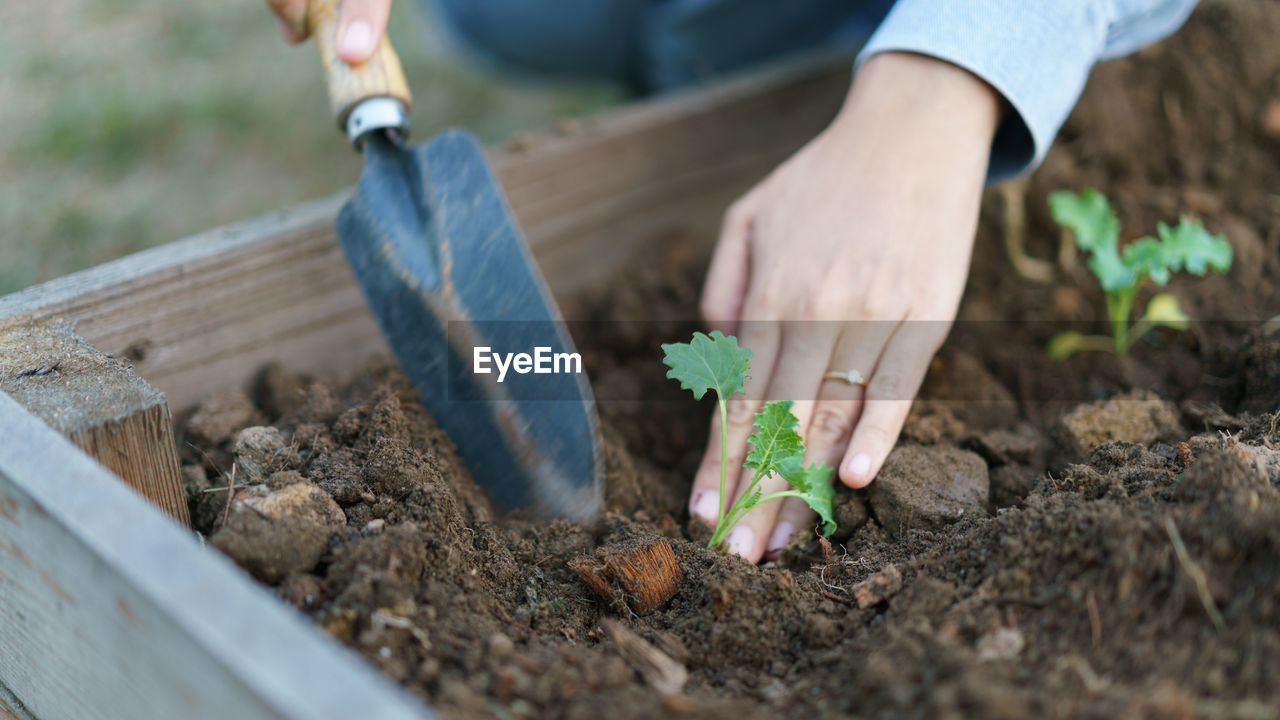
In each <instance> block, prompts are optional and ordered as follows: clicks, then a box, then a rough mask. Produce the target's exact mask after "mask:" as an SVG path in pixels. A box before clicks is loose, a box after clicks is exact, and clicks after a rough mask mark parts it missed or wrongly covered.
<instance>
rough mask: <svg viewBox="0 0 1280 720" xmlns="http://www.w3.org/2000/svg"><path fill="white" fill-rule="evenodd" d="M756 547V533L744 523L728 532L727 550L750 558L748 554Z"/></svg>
mask: <svg viewBox="0 0 1280 720" xmlns="http://www.w3.org/2000/svg"><path fill="white" fill-rule="evenodd" d="M755 547H756V534H755V531H753V530H752V529H751V528H749V527H747V526H746V525H739V526H738V527H736V528H734V529H733V532H731V533H729V552H731V553H734V554H735V555H741V556H742V557H744V558H747V559H750V558H749V557H748V555H749V554H750V553H751V551H752V550H754V549H755Z"/></svg>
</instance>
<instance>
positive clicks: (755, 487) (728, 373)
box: [662, 330, 836, 547]
mask: <svg viewBox="0 0 1280 720" xmlns="http://www.w3.org/2000/svg"><path fill="white" fill-rule="evenodd" d="M662 350H663V352H664V353H666V355H665V357H663V359H662V362H664V363H666V365H667V367H669V368H671V369H670V370H668V371H667V377H669V378H671V379H673V380H678V381H679V382H680V387H682V388H684V389H685V390H688V391H690V392H692V393H693V396H694V398H696V399H698V400H701V399H702V398H703V396H704V395H706V394H707V391H708V390H712V391H715V394H716V402H717V404H718V406H719V410H720V497H721V498H724V497H725V479H726V476H727V474H728V472H729V467H728V464H729V460H728V449H729V430H728V428H729V422H728V406H727V405H726V402H727V401H728V399H729V398H730V397H732V396H733V395H734V394H736V393H743V394H744V395H745V394H746V387H745V384H746V381H747V378H749V377H751V376H750V375H748V374H747V371H748V370H750V369H751V363H750V360H751V350H750V349H748V348H744V347H738V339H737V338H735V337H733V336H732V335H730V336H728V337H726V336H725V335H724V334H723V333H721V332H720V331H718V330H717V331H714V332H712V333H711V334H710V335H705V334H703V333H700V332H695V333H694V334H693V339H692V340H691V341H689V342H687V343H669V344H666V345H663V346H662ZM792 404H793V403H792V402H791V401H790V400H774V401H771V402H767V403H765V404H764V406H763V407H762V408H761V409H760V412H758V413H756V416H755V430H756V431H755V433H754V434H752V435H751V437H750V438H748V439H747V442H748V443H750V444H751V452H750V453H748V454H747V459H746V461H745V462H743V464H742V466H743V467H744V468H746V469H748V470H751V471H752V474H751V480H750V482H748V483H747V487H746V489H745V490H744V491H743V492H742V493H741V494H740V495H739V496H738V499H737V500H735V501H734V503H733V504H732V505H730V506H729V509H728V510H724V509H723V508H721V511H720V514H719V516H718V518H717V520H716V527H715V530H714V531H713V533H712V535H711V541H710V542H708V543H707V547H719V546H721V545H723V544H724V542H725V538H727V537H728V536H729V531H730V530H732V529H733V526H734V525H737V524H738V521H739V520H741V519H742V518H743V516H745V515H746V514H747V513H748V512H749V511H750V510H751V509H752V508H754V507H755V506H757V505H759V504H760V503H764V502H769V501H770V500H779V499H781V498H786V497H794V498H800V499H801V500H803V501H804V502H805V503H807V504H808V505H809V507H811V508H813V510H814V512H816V513H818V515H819V516H820V517H821V518H822V534H823V535H830V534H831V533H832V532H834V531H835V529H836V523H835V520H834V518H833V509H832V503H833V501H834V500H835V490H834V489H833V488H832V487H831V482H830V480H831V473H832V470H831V468H829V467H827V466H826V465H824V464H822V463H816V464H810V465H805V464H804V441H803V440H802V439H801V437H800V433H799V432H797V431H796V426H798V425H799V424H800V421H799V420H797V419H796V416H795V415H794V414H792V412H791V406H792ZM771 475H777V476H779V477H781V478H782V479H783V480H786V481H787V484H789V485H790V486H791V489H789V490H783V491H780V492H775V493H770V494H768V495H765V494H764V493H763V492H762V491H761V489H760V483H761V482H762V481H763V480H764V479H765V478H767V477H769V476H771Z"/></svg>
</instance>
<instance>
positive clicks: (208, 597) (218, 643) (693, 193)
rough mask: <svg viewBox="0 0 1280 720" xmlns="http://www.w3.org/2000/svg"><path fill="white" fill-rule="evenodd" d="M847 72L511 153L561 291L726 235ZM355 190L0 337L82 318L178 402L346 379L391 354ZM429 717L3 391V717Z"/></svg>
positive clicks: (747, 85)
mask: <svg viewBox="0 0 1280 720" xmlns="http://www.w3.org/2000/svg"><path fill="white" fill-rule="evenodd" d="M847 82H848V63H847V62H837V61H833V60H832V59H831V58H829V57H828V58H822V59H809V60H806V61H803V62H797V63H793V64H791V65H788V66H785V67H778V68H775V69H773V70H770V71H768V72H765V73H762V74H754V75H750V76H746V77H742V78H740V79H737V80H733V81H730V82H727V83H725V84H721V85H717V86H714V87H710V88H707V89H701V90H695V91H689V92H685V93H681V94H677V95H672V96H668V97H666V98H663V99H659V100H655V101H651V102H646V103H642V104H637V105H632V106H630V107H626V108H623V109H621V110H618V111H615V112H612V113H608V114H605V115H603V116H600V117H596V118H592V119H588V120H584V121H580V122H572V123H565V124H564V125H563V126H562V127H561V128H559V131H558V132H555V133H547V134H545V135H543V136H537V137H533V138H531V139H529V141H528V142H521V143H518V147H513V148H508V149H505V150H498V151H495V152H494V153H493V162H494V165H495V169H496V171H497V174H498V177H499V179H500V180H501V182H502V184H503V187H504V188H505V190H506V192H507V194H508V197H509V199H510V202H511V205H512V208H513V209H514V211H515V214H516V216H517V218H518V219H519V221H520V223H521V225H522V227H523V229H524V231H525V234H526V236H527V237H528V240H529V242H530V244H531V245H532V247H533V250H534V253H535V255H536V256H537V257H538V259H539V262H540V263H541V265H542V268H543V270H544V272H545V273H546V276H547V279H548V281H549V283H550V284H551V287H552V289H553V291H554V292H555V293H556V294H558V295H561V296H564V295H567V294H570V293H572V292H574V291H575V290H576V289H579V288H581V287H583V286H585V285H588V284H590V283H592V282H594V281H597V280H599V279H601V278H603V277H606V276H608V275H609V274H611V273H613V272H614V271H616V270H617V269H618V268H619V267H622V266H623V265H625V264H626V263H628V262H631V261H640V262H643V261H645V254H646V249H650V252H652V250H651V248H652V247H653V246H654V245H653V244H654V242H655V241H658V240H661V239H662V238H663V237H665V236H668V235H669V234H670V233H673V232H685V233H687V234H688V235H689V236H690V237H695V238H704V239H711V238H714V237H715V231H716V228H717V226H718V224H719V221H720V218H721V215H722V214H723V211H724V208H725V206H726V205H727V203H729V202H730V201H732V200H733V199H734V198H735V197H736V196H738V195H739V194H741V193H742V192H743V191H744V190H745V189H747V188H748V187H750V185H751V184H752V183H754V182H756V181H758V180H759V179H760V178H761V177H762V176H763V175H764V174H765V173H767V172H768V171H769V170H770V169H771V168H772V167H774V166H775V165H776V164H777V163H778V162H780V161H781V160H782V159H784V158H785V157H786V156H787V155H788V154H790V153H791V152H793V151H794V150H795V149H796V148H798V147H799V146H800V145H801V144H802V143H803V142H804V141H806V140H807V139H809V138H811V137H812V136H813V135H814V134H815V133H816V132H817V131H819V130H820V129H821V128H822V127H824V126H825V124H826V123H827V121H828V120H829V119H830V118H831V117H832V116H833V115H834V112H835V110H836V108H837V107H838V105H839V102H840V100H841V98H842V97H843V95H844V91H845V88H846V85H847ZM335 141H336V140H335ZM343 199H344V196H334V197H329V198H325V199H322V200H317V201H314V202H309V203H305V204H302V205H299V206H297V207H294V208H290V209H288V210H283V211H280V212H276V213H273V214H271V215H268V216H266V217H264V218H260V219H257V220H252V221H249V222H244V223H239V224H235V225H231V226H227V227H224V228H219V229H217V230H212V231H210V232H207V233H204V234H201V235H197V236H195V237H192V238H188V239H185V240H180V241H177V242H174V243H171V244H169V245H166V246H163V247H159V248H155V249H152V250H148V251H145V252H141V253H138V254H136V255H132V256H130V257H127V258H123V259H121V260H117V261H115V262H111V263H107V264H105V265H102V266H99V267H96V268H93V269H91V270H87V271H85V272H80V273H76V274H73V275H69V276H67V277H64V278H60V279H58V280H54V281H51V282H48V283H45V284H43V285H39V286H35V287H32V288H28V289H27V290H23V291H21V292H18V293H15V294H12V295H9V296H7V297H3V298H0V330H2V329H5V328H13V327H15V326H18V325H23V324H26V323H29V322H33V321H39V320H43V319H47V318H51V317H58V318H62V319H65V320H68V321H70V322H73V323H75V324H76V331H77V333H78V334H80V335H81V336H83V337H84V338H86V339H87V340H88V341H89V342H90V343H92V344H93V345H94V346H95V347H97V348H98V349H100V350H103V351H105V352H108V353H111V354H114V355H118V356H123V357H128V358H130V359H131V360H132V361H133V363H134V367H135V370H136V371H137V372H138V373H139V374H141V376H142V377H143V378H144V379H146V380H147V381H148V382H149V383H151V384H152V385H153V386H155V387H156V388H158V389H159V390H161V391H163V392H164V393H166V394H167V396H168V401H169V403H170V406H171V408H172V411H173V413H174V414H175V415H181V414H182V413H184V412H187V411H189V410H190V409H192V408H193V407H194V406H195V405H196V403H198V402H199V401H200V400H201V399H203V398H204V397H206V396H208V395H209V394H210V393H213V392H216V391H219V390H225V389H228V388H232V387H243V386H246V385H247V384H248V383H249V382H250V380H251V378H252V376H253V374H254V373H255V371H257V370H258V369H259V368H261V367H262V366H263V365H265V364H266V363H268V362H270V361H272V360H278V361H280V362H282V363H284V364H285V365H286V366H287V367H289V368H291V369H294V370H303V371H310V372H316V373H328V372H335V371H342V370H350V369H352V368H354V367H355V366H356V365H357V363H359V362H361V361H363V360H364V359H365V358H366V357H367V356H368V355H369V354H370V353H373V352H377V351H380V350H382V348H383V343H382V340H381V338H380V337H379V335H378V330H377V328H376V326H375V324H374V321H373V320H372V318H371V317H370V316H369V314H368V312H367V311H366V310H365V307H364V304H363V302H362V300H361V297H360V294H359V291H358V289H357V288H356V287H355V285H354V283H353V280H352V278H351V276H350V274H349V273H348V271H347V268H346V265H345V263H344V261H343V258H342V255H341V251H340V250H339V249H338V247H337V244H336V243H335V241H334V237H333V218H334V214H335V213H336V211H337V209H338V207H339V206H340V205H341V203H342V201H343ZM433 716H434V713H433V712H432V711H431V710H430V708H428V707H427V706H426V705H424V704H423V703H421V702H419V701H418V700H417V699H415V698H413V697H411V696H410V695H408V694H407V693H406V692H404V691H403V690H401V689H400V688H399V687H398V686H397V685H395V684H394V683H393V682H391V681H390V680H388V679H386V678H385V677H383V676H382V675H381V674H380V673H378V672H377V670H376V669H374V668H373V667H371V666H369V665H368V664H367V663H365V662H364V660H363V659H362V658H360V657H359V656H357V655H356V654H355V653H353V652H351V651H349V650H347V649H346V648H344V647H342V646H341V645H340V644H339V643H337V642H336V641H334V640H332V639H330V638H328V637H327V636H326V635H325V634H324V633H323V631H321V630H319V629H318V628H316V627H314V626H313V625H312V624H311V623H309V622H307V621H306V620H305V619H303V618H301V617H299V616H298V615H297V614H296V613H294V612H293V611H292V610H291V609H289V608H288V607H286V606H285V605H284V604H283V603H281V602H279V601H278V600H276V599H275V598H274V597H273V596H272V595H271V594H270V593H269V592H268V591H266V590H264V589H263V588H261V587H260V586H258V585H257V584H256V583H255V582H254V581H252V580H251V579H250V578H249V577H248V575H246V574H244V573H242V572H241V571H240V570H239V569H237V568H236V567H235V566H234V565H233V564H232V563H231V562H229V561H228V560H226V559H225V558H223V557H222V556H220V555H219V554H218V553H216V552H213V551H211V550H208V549H206V548H204V547H202V545H201V543H200V541H199V540H198V539H197V538H196V537H194V536H193V535H192V534H190V533H188V532H185V531H183V529H182V528H180V527H179V526H178V525H177V524H176V523H174V522H173V521H172V520H170V519H169V518H168V517H167V516H166V515H164V514H163V513H161V512H160V511H159V510H157V509H155V508H153V507H152V506H151V505H149V504H148V503H147V502H145V501H144V500H143V499H142V498H141V497H140V496H138V495H136V494H135V493H133V492H132V491H131V490H129V489H128V488H126V487H125V486H124V485H123V484H122V483H120V482H119V481H118V480H117V479H116V478H115V477H114V476H113V475H111V474H110V473H109V472H108V471H107V470H105V469H104V468H103V466H101V465H99V464H98V463H97V462H95V461H94V460H93V459H92V458H90V457H89V456H88V455H86V454H84V453H83V452H81V451H80V450H79V449H77V448H76V447H75V446H74V445H72V444H71V443H70V442H69V441H68V440H67V439H65V438H63V437H62V436H61V435H59V434H58V433H56V432H54V431H53V430H51V429H50V428H49V426H47V425H46V424H44V423H43V422H42V421H41V420H39V419H38V418H37V417H35V416H34V415H33V414H31V413H29V412H28V411H27V410H26V409H25V408H24V407H22V406H21V405H19V404H18V403H17V402H15V401H14V400H13V399H11V398H10V397H8V396H7V395H4V394H3V393H0V720H8V718H10V717H13V718H21V719H23V720H26V719H28V718H31V717H39V718H45V719H46V720H48V719H51V718H74V719H75V720H82V719H85V720H87V719H90V718H130V719H134V718H165V719H169V718H241V719H257V718H297V719H299V720H303V719H306V720H314V719H316V718H349V717H361V718H424V717H433Z"/></svg>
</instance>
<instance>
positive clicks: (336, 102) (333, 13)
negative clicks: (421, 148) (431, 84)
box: [307, 0, 412, 148]
mask: <svg viewBox="0 0 1280 720" xmlns="http://www.w3.org/2000/svg"><path fill="white" fill-rule="evenodd" d="M307 29H308V30H309V31H310V32H311V36H312V37H314V38H315V40H316V47H317V48H319V50H320V62H321V64H323V65H324V75H325V82H326V84H327V85H328V87H329V103H330V105H331V107H332V109H333V114H334V117H335V119H336V120H337V121H338V128H339V129H341V130H342V131H343V132H345V133H346V134H347V137H348V138H350V139H351V142H353V143H355V144H356V147H357V148H359V147H360V139H361V138H362V137H364V136H365V135H366V134H368V133H369V132H371V131H374V130H388V129H389V130H392V131H393V132H394V134H399V135H402V136H403V135H407V134H408V131H409V110H410V108H411V107H412V99H411V97H410V95H409V83H408V82H407V81H406V80H405V77H404V69H403V68H402V67H401V66H400V58H399V57H397V56H396V52H395V50H394V49H392V47H391V42H390V41H389V40H388V39H387V37H386V36H385V35H383V37H382V39H381V40H380V41H379V42H378V47H377V48H376V49H375V50H374V51H373V55H372V56H370V57H369V59H368V60H366V61H365V62H362V63H359V64H357V65H348V64H347V63H346V61H345V60H343V59H342V58H340V57H338V53H337V45H338V42H337V40H338V39H337V32H338V0H310V1H309V2H308V3H307Z"/></svg>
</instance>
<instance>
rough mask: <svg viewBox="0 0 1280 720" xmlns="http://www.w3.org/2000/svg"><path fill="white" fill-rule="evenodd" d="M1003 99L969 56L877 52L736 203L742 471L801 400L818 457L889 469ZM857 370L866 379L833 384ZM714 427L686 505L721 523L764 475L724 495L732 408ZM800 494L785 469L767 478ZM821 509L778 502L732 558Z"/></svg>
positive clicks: (728, 313)
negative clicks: (746, 365) (720, 516)
mask: <svg viewBox="0 0 1280 720" xmlns="http://www.w3.org/2000/svg"><path fill="white" fill-rule="evenodd" d="M1000 106H1001V101H1000V99H999V95H998V94H997V93H996V92H995V91H994V90H993V89H992V88H991V87H990V86H988V85H987V84H986V83H984V82H983V81H981V80H980V79H978V78H977V77H975V76H973V75H971V74H969V73H968V72H966V71H964V70H962V69H960V68H958V67H956V66H953V65H950V64H948V63H945V62H942V61H940V60H935V59H932V58H927V57H924V56H921V55H914V54H908V53H885V54H882V55H877V56H875V57H873V58H871V59H870V60H868V61H867V62H866V63H865V64H864V65H863V67H862V69H861V70H860V71H859V72H858V74H857V77H856V78H855V79H854V82H853V85H852V88H851V89H850V91H849V95H848V97H847V99H846V100H845V103H844V106H843V107H842V109H841V110H840V113H839V114H838V116H837V117H836V119H835V120H834V121H833V122H832V123H831V125H830V126H829V127H828V128H827V129H826V130H824V131H823V132H822V133H821V134H820V135H819V136H818V137H817V138H815V139H814V140H812V141H811V142H810V143H809V144H808V145H806V146H805V147H804V148H802V149H801V150H799V151H798V152H797V153H796V154H795V155H793V156H792V157H791V158H790V159H789V160H787V161H786V162H785V163H783V164H782V165H781V166H780V167H779V168H778V169H777V170H775V171H774V172H773V173H772V174H771V175H770V176H769V177H767V178H765V180H764V181H763V182H761V183H760V184H759V185H757V186H756V187H755V188H753V189H752V190H751V191H750V192H748V193H747V194H746V195H744V196H743V197H742V198H741V199H739V200H738V201H737V202H735V203H734V204H733V206H732V207H731V208H729V211H728V213H727V214H726V215H725V219H724V224H723V227H722V229H721V233H720V240H719V244H718V245H717V247H716V251H715V255H714V257H713V258H712V262H711V269H710V271H709V272H708V275H707V281H706V286H705V288H704V290H703V297H702V308H701V309H702V314H703V316H704V317H705V318H706V320H707V321H708V322H709V323H710V324H711V326H712V327H713V328H716V329H719V330H722V331H724V332H725V333H726V334H728V333H736V334H737V335H738V339H739V343H740V344H741V345H743V346H746V347H750V348H751V349H752V350H753V351H754V357H753V358H752V360H751V376H752V377H751V380H750V381H748V383H747V398H745V399H744V398H742V396H738V399H736V400H730V402H729V407H728V425H729V429H728V438H729V451H728V466H729V468H731V469H732V468H741V467H742V462H743V459H744V458H745V456H746V453H747V450H748V448H747V444H746V442H747V436H748V435H750V433H751V424H752V420H753V415H754V413H755V412H756V411H757V410H758V409H759V408H760V405H761V404H762V403H763V401H764V400H765V399H789V400H796V401H797V402H796V405H795V407H794V408H793V410H794V412H795V414H796V417H798V418H799V420H800V431H801V434H802V435H803V436H804V438H805V441H806V445H807V447H808V450H807V453H806V457H805V462H806V463H812V462H825V463H827V465H829V466H831V467H838V472H839V478H840V480H841V481H843V482H844V483H845V484H846V485H848V486H850V487H854V488H860V487H864V486H866V485H867V484H868V483H870V482H871V480H872V478H874V477H875V475H876V473H877V472H878V471H879V468H880V466H881V464H882V463H883V462H884V460H885V458H886V457H887V456H888V454H889V451H890V450H891V449H892V448H893V445H894V443H895V442H896V441H897V438H898V433H899V431H900V430H901V429H902V424H903V422H904V421H905V419H906V416H907V411H908V410H909V409H910V407H911V401H912V399H913V397H914V396H915V393H916V392H917V390H918V389H919V387H920V383H921V381H922V380H923V379H924V375H925V371H926V369H927V368H928V364H929V361H930V360H931V359H932V357H933V355H934V353H936V352H937V350H938V348H939V347H940V346H941V345H942V342H943V340H944V339H945V338H946V335H947V332H948V331H949V329H950V326H951V322H952V321H953V320H954V319H955V314H956V310H957V307H958V306H959V303H960V296H961V294H962V292H963V290H964V282H965V278H966V276H967V275H968V266H969V255H970V253H971V251H972V246H973V236H974V232H975V231H976V228H977V221H978V208H979V202H980V199H981V194H982V189H983V184H984V180H985V177H986V170H987V161H988V156H989V153H990V148H991V141H992V138H993V137H994V134H995V129H996V125H997V122H998V121H999V116H1000ZM797 320H798V321H825V322H791V321H797ZM756 321H761V322H756ZM783 321H787V322H783ZM850 368H853V369H856V370H858V371H860V372H861V374H862V375H863V377H865V378H866V379H867V381H868V384H867V386H866V387H865V388H863V387H861V386H857V385H851V384H848V383H845V382H842V381H838V380H826V381H824V380H823V374H824V373H825V372H827V371H829V370H846V369H850ZM711 438H712V440H711V443H710V446H709V447H708V448H707V453H706V455H705V457H704V458H703V461H702V464H701V466H700V467H699V469H698V472H697V475H696V477H695V478H694V483H693V491H692V494H691V497H690V503H689V508H690V513H691V514H692V515H693V516H695V517H701V518H704V519H706V520H707V521H708V522H712V523H714V522H715V520H716V515H717V513H718V512H720V511H723V508H724V507H727V506H728V504H729V501H731V500H732V499H734V498H736V497H737V494H738V492H739V491H740V490H741V488H742V487H745V485H746V483H747V482H748V481H749V479H750V473H749V472H747V473H744V474H742V475H741V477H734V476H733V471H732V470H730V472H731V478H730V480H729V482H728V485H727V487H726V492H727V494H728V495H729V496H730V497H729V498H728V499H723V498H720V496H719V484H720V476H719V464H720V429H719V425H718V419H713V422H712V432H711ZM786 487H787V486H786V482H785V481H783V480H782V479H780V478H776V477H775V478H769V479H767V480H765V481H764V482H763V483H762V486H761V489H762V490H763V492H764V494H766V495H768V494H769V493H772V492H775V491H778V490H782V489H785V488H786ZM812 520H813V514H812V511H811V510H809V508H808V507H807V506H806V505H805V504H804V503H803V502H801V501H800V500H797V499H795V498H786V499H785V500H784V501H783V502H781V503H780V502H776V501H775V502H768V503H764V504H762V505H759V506H757V507H756V508H755V509H754V510H752V511H751V513H749V514H748V515H747V516H746V517H745V518H744V519H743V520H742V521H741V522H739V523H738V526H737V527H736V528H735V529H734V530H733V532H732V533H730V535H729V538H728V546H729V551H730V552H735V553H738V554H740V555H742V556H743V557H745V558H747V559H748V560H751V561H752V562H757V561H759V560H760V559H761V558H762V557H765V556H774V555H776V553H777V551H778V550H780V549H781V548H782V547H783V546H784V545H786V543H787V540H788V539H789V538H790V536H791V534H792V533H793V532H794V531H796V530H798V529H801V528H804V527H806V526H807V525H808V524H809V523H811V522H812Z"/></svg>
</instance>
